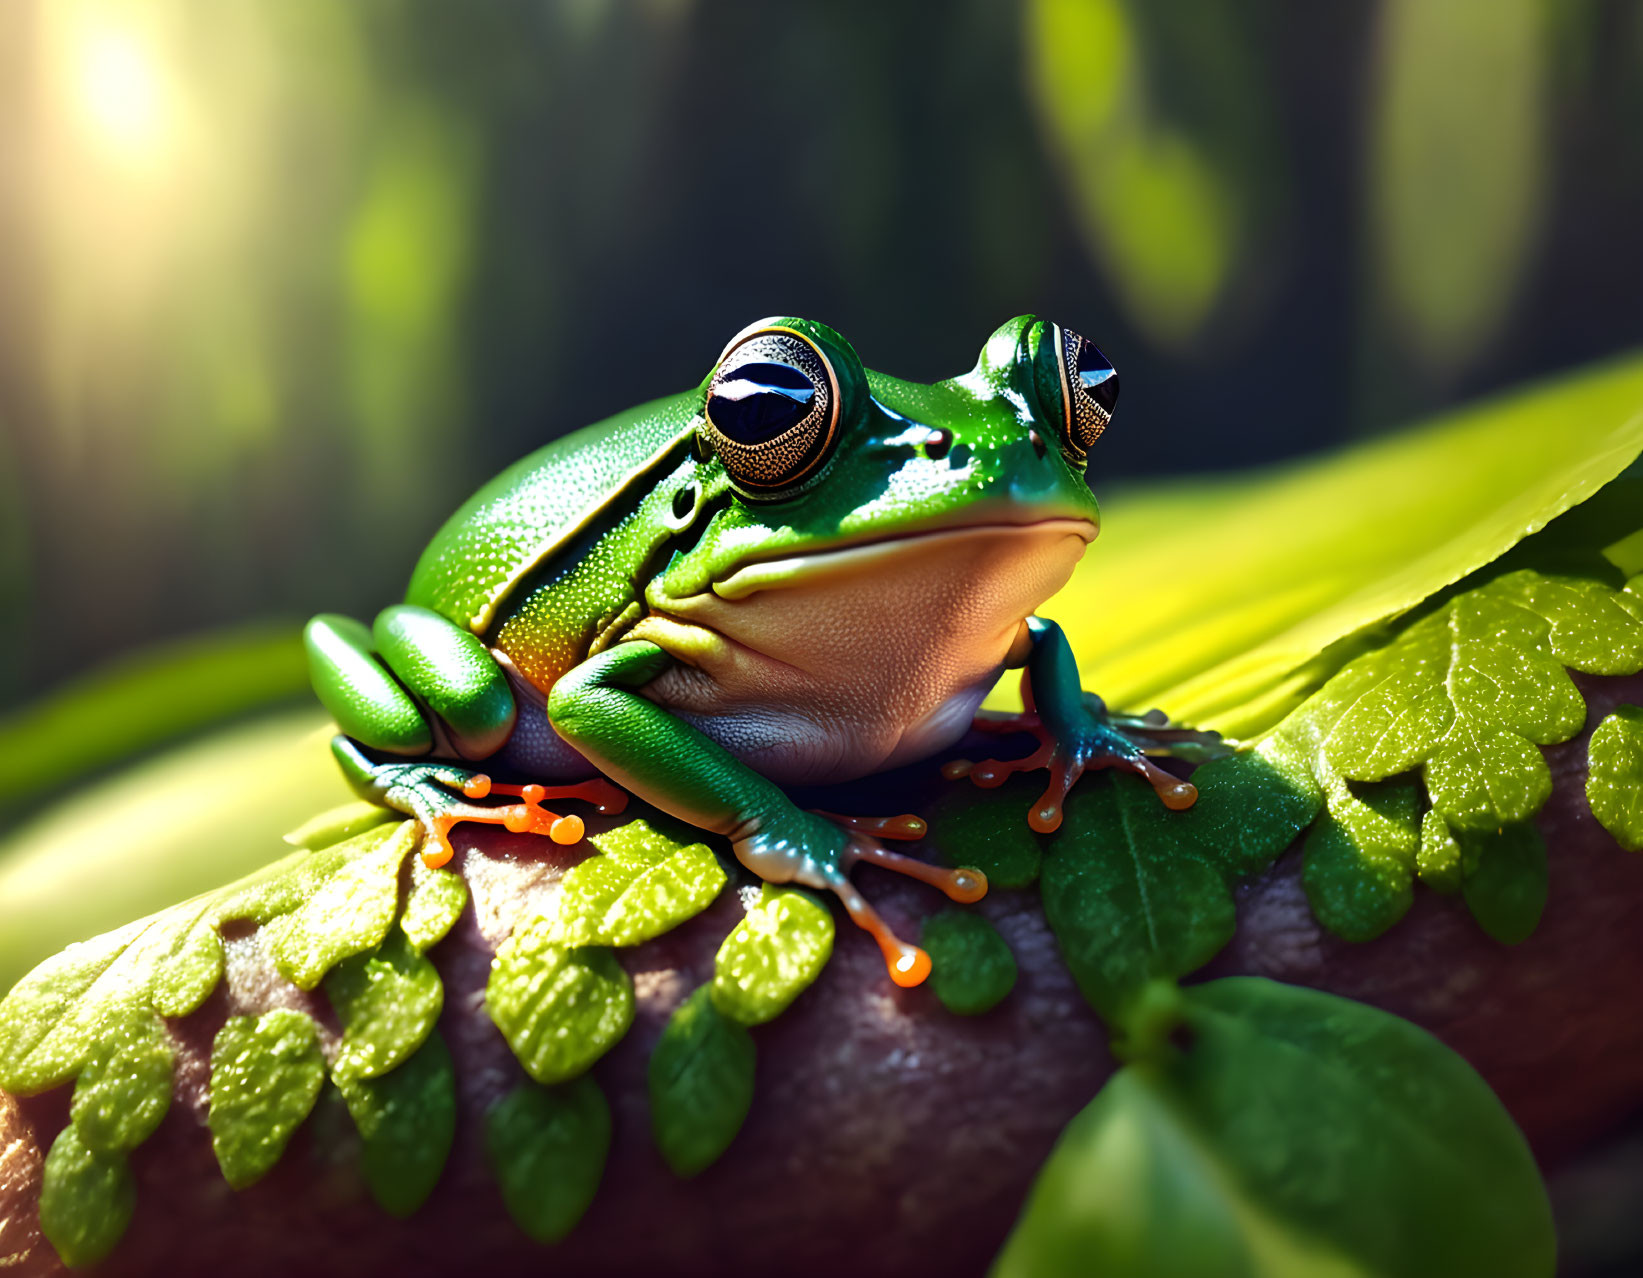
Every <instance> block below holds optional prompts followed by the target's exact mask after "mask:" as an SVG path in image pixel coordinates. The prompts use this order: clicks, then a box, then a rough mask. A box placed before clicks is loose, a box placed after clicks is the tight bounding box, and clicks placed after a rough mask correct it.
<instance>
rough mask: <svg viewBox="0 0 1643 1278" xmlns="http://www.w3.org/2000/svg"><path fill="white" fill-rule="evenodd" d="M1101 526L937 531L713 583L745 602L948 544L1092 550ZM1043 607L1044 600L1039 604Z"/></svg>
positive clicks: (800, 558) (802, 558)
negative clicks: (1068, 542)
mask: <svg viewBox="0 0 1643 1278" xmlns="http://www.w3.org/2000/svg"><path fill="white" fill-rule="evenodd" d="M1098 531H1099V530H1098V528H1097V526H1096V525H1095V524H1094V523H1092V522H1090V521H1089V520H1087V519H1069V518H1055V519H1041V520H1037V521H1035V522H1033V523H1022V524H1004V523H999V524H972V525H967V526H964V527H959V528H939V529H935V530H933V531H931V532H924V533H907V534H902V535H899V536H891V537H885V538H881V539H879V540H876V541H866V542H858V543H856V544H854V545H850V546H841V547H839V548H837V549H834V550H821V551H815V552H812V553H808V554H801V555H789V556H786V557H784V558H780V559H764V560H755V561H753V562H751V563H744V564H742V565H740V566H739V567H737V568H736V569H735V570H734V571H732V572H731V573H730V574H729V575H728V576H726V577H724V578H722V579H720V580H717V581H714V582H713V583H712V586H713V593H714V594H715V595H717V596H718V597H719V598H721V599H729V600H737V599H745V598H747V597H748V596H749V595H752V594H757V593H758V592H759V591H761V590H782V589H787V588H791V587H795V586H810V585H816V584H819V583H821V582H823V581H827V580H831V579H836V578H849V577H868V576H871V575H872V573H873V572H874V571H875V570H876V569H877V568H878V567H879V566H881V565H882V564H884V563H885V562H886V561H887V560H890V559H893V558H899V557H901V556H903V555H906V554H909V553H914V552H917V551H921V550H925V549H929V548H930V547H928V546H927V545H926V544H925V543H930V542H941V543H943V544H944V545H952V544H954V543H959V542H963V541H966V540H969V541H977V540H988V541H990V540H993V539H996V538H998V537H1000V536H1001V535H1002V536H1011V535H1022V534H1037V535H1039V536H1043V537H1055V536H1057V535H1058V534H1059V535H1064V536H1077V537H1079V538H1081V539H1082V540H1083V542H1084V543H1085V544H1086V545H1088V544H1089V543H1090V542H1092V541H1094V540H1095V537H1096V533H1097V532H1098ZM1041 602H1042V601H1041Z"/></svg>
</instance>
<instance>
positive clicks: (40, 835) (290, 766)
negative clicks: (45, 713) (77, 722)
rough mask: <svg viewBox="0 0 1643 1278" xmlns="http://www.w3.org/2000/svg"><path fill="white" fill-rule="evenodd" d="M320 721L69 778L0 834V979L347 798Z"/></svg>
mask: <svg viewBox="0 0 1643 1278" xmlns="http://www.w3.org/2000/svg"><path fill="white" fill-rule="evenodd" d="M331 731H332V730H331V729H330V727H329V721H328V720H327V719H326V718H325V716H324V715H323V714H322V713H320V712H318V711H314V710H301V711H294V712H291V713H288V714H281V715H277V716H274V717H272V718H268V719H262V720H258V721H257V722H255V723H250V724H244V725H240V726H237V727H234V728H229V729H226V730H224V731H222V732H219V733H215V734H213V735H211V736H209V737H205V738H202V739H200V740H199V741H196V742H193V743H191V744H189V745H187V746H184V747H181V748H179V749H176V750H173V751H171V752H170V753H168V754H164V755H161V756H159V757H158V758H155V759H152V760H149V761H147V762H145V763H142V764H140V765H138V766H136V767H134V768H132V769H130V770H129V771H126V772H122V773H120V774H118V775H117V776H114V777H110V778H109V779H107V780H104V781H99V782H95V783H91V784H87V785H84V786H82V787H81V788H80V789H78V790H76V791H75V792H74V793H73V794H72V795H71V796H70V797H69V798H67V799H64V800H62V801H61V802H59V803H58V804H56V805H55V806H53V807H51V808H49V809H47V810H45V811H43V812H41V813H40V814H39V815H38V816H37V817H35V818H34V819H33V820H31V821H29V822H27V823H26V824H24V825H22V826H20V827H18V828H17V830H15V831H14V832H12V833H10V834H9V835H8V837H6V838H5V839H4V841H0V991H4V990H7V989H9V988H10V987H11V986H12V984H13V983H14V982H16V981H17V979H18V978H19V977H21V976H22V975H23V974H24V973H25V972H27V971H28V970H29V968H31V967H33V966H34V965H35V964H36V963H38V962H39V961H40V960H41V959H43V958H45V957H46V956H47V955H49V954H52V953H55V952H56V951H57V950H60V949H61V948H62V947H63V946H65V945H67V944H69V943H70V942H73V941H78V940H82V939H84V938H86V937H89V936H95V935H96V934H97V933H98V932H101V931H104V930H106V929H108V928H114V927H119V926H120V925H121V924H123V923H125V922H126V921H127V920H129V919H131V918H132V917H133V916H136V915H142V914H147V913H150V912H152V911H155V910H161V909H164V908H165V907H166V906H168V905H172V904H173V903H175V902H177V901H181V900H183V899H185V898H187V897H191V896H194V895H196V894H197V893H200V892H205V891H209V890H211V889H213V888H217V887H220V886H222V884H224V883H227V882H229V881H230V880H232V879H235V878H237V877H239V876H240V875H242V874H246V873H248V872H250V871H252V870H255V869H257V868H259V867H261V866H264V865H266V864H267V863H268V862H270V861H272V860H275V859H276V858H278V857H280V856H281V855H283V854H284V853H286V852H287V851H289V849H288V848H287V847H286V846H285V845H284V844H283V843H282V842H281V841H280V836H281V835H282V834H284V833H285V831H287V830H290V829H293V828H294V827H296V826H298V825H300V824H301V823H302V822H304V821H305V820H307V819H308V818H309V817H311V816H312V815H313V814H314V813H315V812H317V811H320V810H322V809H325V808H330V807H333V806H334V805H336V804H338V803H340V802H342V801H343V800H345V799H347V798H349V797H350V791H349V790H348V787H347V785H346V784H345V783H344V782H343V780H342V776H341V774H340V773H339V772H338V771H337V766H336V761H335V760H334V759H333V758H332V757H331V751H330V749H329V748H328V747H327V744H326V743H327V741H328V740H329V738H330V735H331Z"/></svg>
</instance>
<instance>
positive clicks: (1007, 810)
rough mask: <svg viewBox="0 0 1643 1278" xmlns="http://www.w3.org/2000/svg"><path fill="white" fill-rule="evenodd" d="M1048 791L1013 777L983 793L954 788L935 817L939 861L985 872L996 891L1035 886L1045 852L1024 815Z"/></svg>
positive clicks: (933, 829) (934, 837) (1037, 783)
mask: <svg viewBox="0 0 1643 1278" xmlns="http://www.w3.org/2000/svg"><path fill="white" fill-rule="evenodd" d="M1043 788H1044V785H1043V782H1041V781H1039V780H1037V779H1036V778H1034V777H1014V778H1011V779H1010V780H1009V781H1007V782H1005V783H1004V784H1003V785H1002V786H1000V787H998V788H997V789H996V790H983V791H980V792H979V793H978V792H975V791H973V790H970V789H968V788H966V789H956V788H955V790H954V791H953V793H951V794H949V795H947V796H946V797H945V798H944V799H943V800H942V801H941V802H940V803H938V804H937V805H936V807H935V810H934V811H932V812H931V813H930V837H931V842H932V843H934V844H935V847H936V855H937V857H938V858H939V859H940V861H941V862H942V864H943V865H949V866H953V867H955V868H956V867H959V866H965V865H968V866H973V867H975V868H976V869H978V870H980V871H981V872H982V873H983V874H985V875H986V876H987V887H988V889H989V890H992V891H996V890H998V889H1000V888H1025V887H1031V886H1032V885H1033V884H1034V883H1035V882H1036V881H1037V880H1038V872H1039V866H1040V865H1041V864H1042V861H1043V851H1042V849H1041V847H1040V840H1039V837H1038V835H1036V834H1035V833H1033V830H1032V828H1031V827H1030V826H1029V825H1028V824H1027V823H1026V822H1025V821H1024V820H1022V817H1021V814H1022V813H1023V812H1025V811H1026V810H1027V808H1028V806H1029V805H1030V804H1032V803H1033V802H1034V801H1035V800H1036V799H1037V798H1038V796H1039V794H1040V792H1041V791H1042V790H1043Z"/></svg>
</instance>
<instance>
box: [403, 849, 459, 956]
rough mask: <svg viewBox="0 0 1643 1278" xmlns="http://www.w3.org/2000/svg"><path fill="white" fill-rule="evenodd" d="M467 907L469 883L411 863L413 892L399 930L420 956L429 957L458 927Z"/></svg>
mask: <svg viewBox="0 0 1643 1278" xmlns="http://www.w3.org/2000/svg"><path fill="white" fill-rule="evenodd" d="M467 904H468V881H467V880H466V879H464V878H463V877H462V876H461V875H460V874H456V873H454V872H452V871H450V870H445V869H434V870H430V869H429V868H428V867H427V866H426V865H424V864H423V861H422V858H421V857H413V858H412V859H411V891H410V894H409V895H408V896H407V897H406V898H405V911H404V913H403V914H401V915H400V917H399V926H400V928H401V929H402V930H403V931H404V933H405V936H406V938H407V939H408V940H409V941H410V942H411V944H412V945H413V946H414V947H415V948H416V951H417V953H419V954H426V953H427V952H428V951H429V950H430V949H432V948H433V947H434V946H435V945H438V944H439V942H440V941H442V940H444V939H445V934H446V933H447V932H449V931H450V930H451V928H452V927H454V926H455V925H456V921H457V919H459V918H461V917H462V911H463V910H464V909H465V908H466V907H467Z"/></svg>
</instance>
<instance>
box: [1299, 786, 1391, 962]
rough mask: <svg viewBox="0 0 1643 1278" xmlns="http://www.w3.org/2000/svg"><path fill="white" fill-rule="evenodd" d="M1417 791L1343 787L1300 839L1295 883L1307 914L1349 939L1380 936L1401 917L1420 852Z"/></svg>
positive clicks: (1358, 939) (1359, 939) (1374, 787)
mask: <svg viewBox="0 0 1643 1278" xmlns="http://www.w3.org/2000/svg"><path fill="white" fill-rule="evenodd" d="M1419 812H1420V787H1419V786H1417V785H1416V784H1415V782H1414V781H1413V780H1412V779H1410V778H1407V777H1405V778H1402V779H1400V780H1397V781H1392V782H1388V783H1386V784H1384V785H1377V786H1365V787H1363V789H1362V791H1361V793H1359V794H1357V795H1354V794H1352V793H1350V792H1348V791H1347V790H1346V788H1345V787H1344V786H1342V787H1341V789H1340V791H1339V792H1338V793H1335V794H1332V795H1331V796H1330V809H1329V811H1328V812H1327V813H1325V815H1324V816H1323V818H1322V819H1321V820H1320V821H1319V822H1318V823H1317V824H1316V825H1314V826H1313V827H1312V831H1311V833H1310V834H1308V835H1307V839H1306V859H1305V861H1304V862H1303V863H1302V866H1301V883H1302V885H1303V886H1304V887H1305V888H1306V895H1307V900H1309V901H1310V902H1311V903H1312V912H1313V913H1314V914H1316V915H1317V916H1318V921H1319V922H1321V923H1322V924H1323V925H1324V926H1325V927H1327V928H1328V929H1329V930H1330V931H1332V932H1334V933H1336V934H1337V935H1339V936H1342V937H1345V938H1346V939H1347V940H1349V941H1367V940H1370V939H1371V938H1373V937H1377V936H1379V935H1380V934H1381V933H1382V932H1384V931H1386V929H1387V928H1389V927H1391V926H1392V925H1393V924H1394V923H1396V922H1397V921H1398V920H1399V919H1401V918H1402V917H1403V916H1404V915H1405V914H1406V913H1407V912H1408V910H1409V904H1410V902H1411V901H1412V900H1413V899H1414V891H1413V887H1412V881H1413V875H1414V867H1415V858H1416V855H1417V852H1418V849H1419V847H1420V821H1419V815H1418V814H1419Z"/></svg>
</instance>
